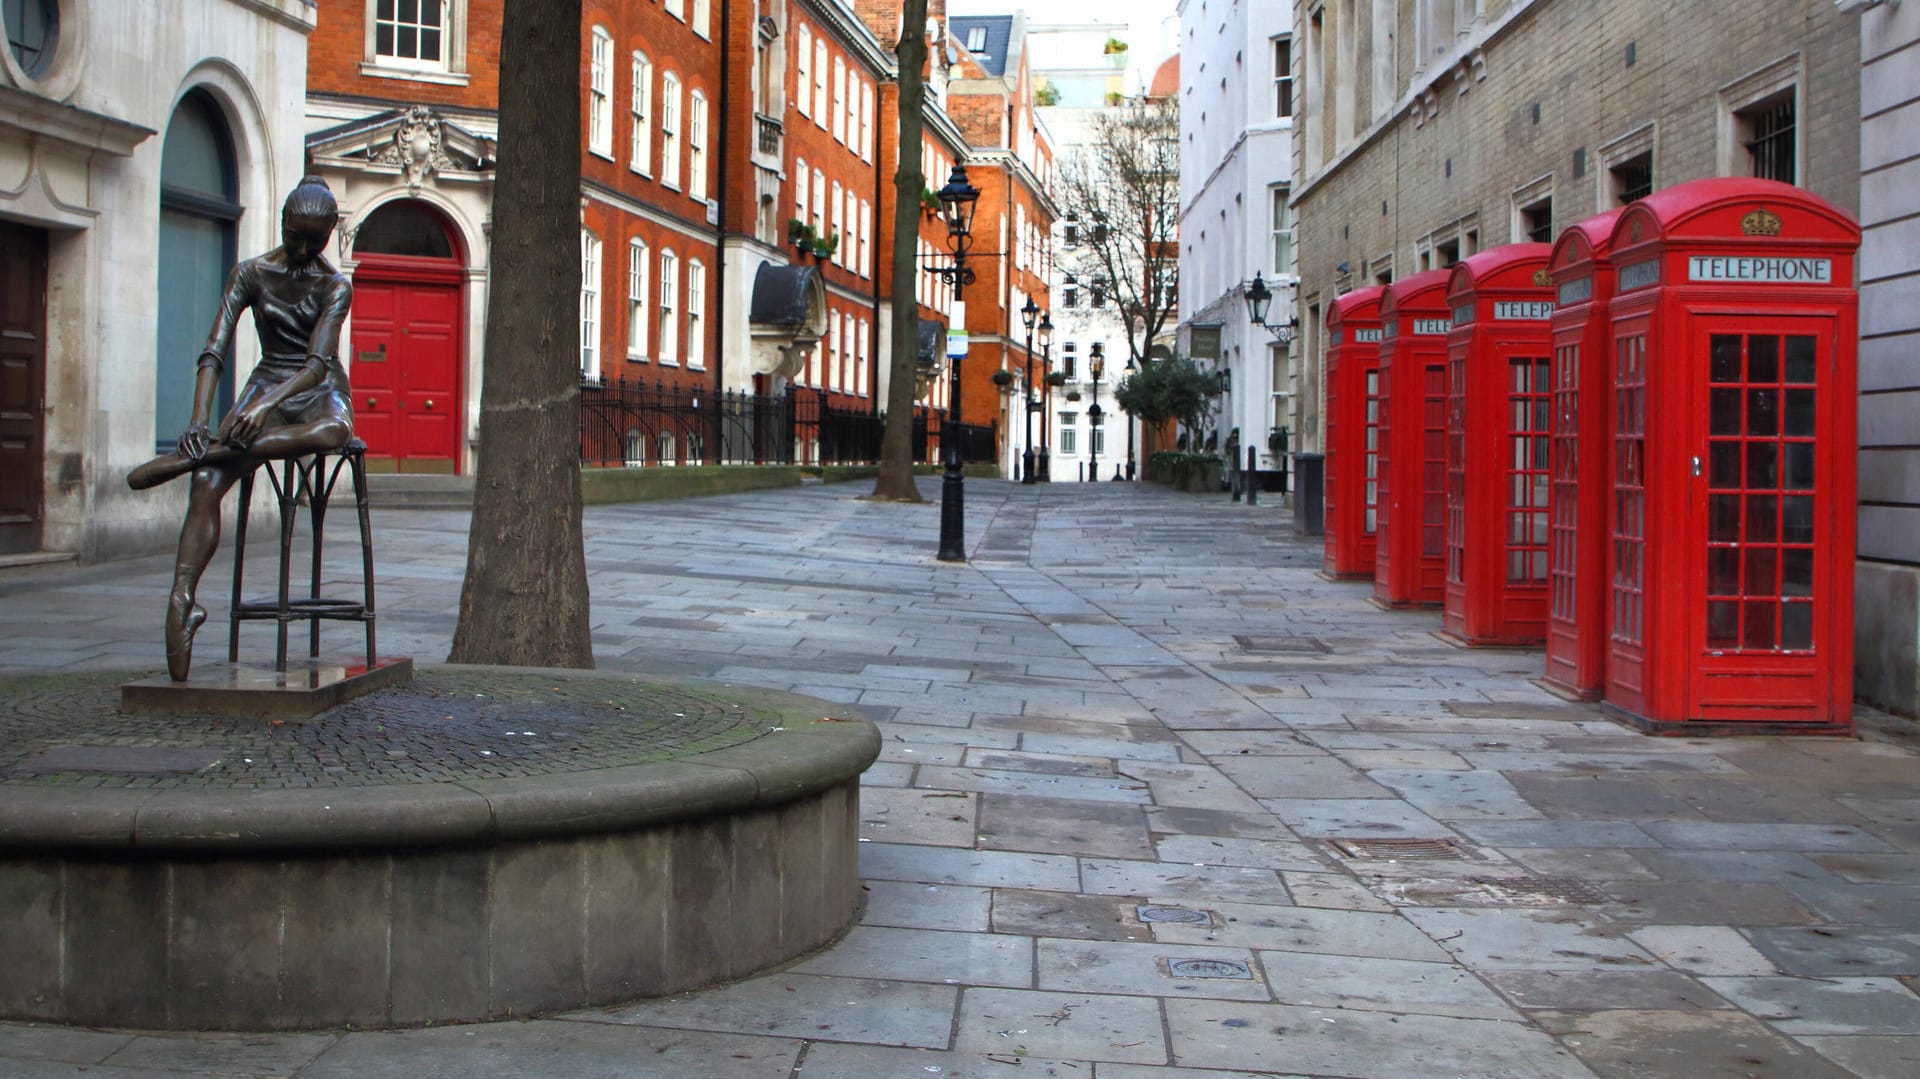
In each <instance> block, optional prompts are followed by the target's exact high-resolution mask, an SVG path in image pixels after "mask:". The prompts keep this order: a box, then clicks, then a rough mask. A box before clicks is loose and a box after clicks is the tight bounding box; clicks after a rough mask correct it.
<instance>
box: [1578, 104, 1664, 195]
mask: <svg viewBox="0 0 1920 1079" xmlns="http://www.w3.org/2000/svg"><path fill="white" fill-rule="evenodd" d="M1658 139H1659V127H1658V124H1657V123H1656V122H1655V121H1651V120H1650V121H1648V122H1646V123H1644V124H1641V125H1640V126H1639V127H1636V128H1634V129H1633V130H1632V131H1629V132H1627V133H1626V134H1624V135H1621V136H1620V137H1619V138H1616V139H1612V140H1609V141H1607V142H1605V143H1602V144H1601V145H1600V148H1599V149H1598V150H1595V151H1594V154H1593V156H1594V161H1595V164H1596V166H1597V167H1598V168H1599V170H1600V173H1599V182H1598V183H1596V184H1594V189H1595V192H1596V193H1597V194H1598V195H1599V200H1598V207H1599V210H1600V211H1601V212H1605V211H1607V210H1611V209H1613V208H1614V207H1615V206H1618V205H1619V204H1620V202H1619V198H1620V190H1619V188H1618V187H1616V186H1615V183H1614V175H1613V170H1615V169H1617V168H1619V167H1620V166H1621V165H1624V164H1626V163H1627V162H1629V161H1632V160H1633V159H1634V158H1636V157H1639V156H1640V155H1642V154H1645V155H1646V156H1647V161H1648V164H1649V165H1651V164H1652V163H1653V162H1654V161H1657V160H1659V158H1658V156H1657V155H1656V154H1655V153H1654V147H1655V144H1656V143H1657V142H1658ZM1649 171H1651V170H1649ZM1653 183H1654V190H1655V191H1658V190H1660V187H1659V184H1660V178H1659V176H1658V175H1655V176H1654V177H1653Z"/></svg>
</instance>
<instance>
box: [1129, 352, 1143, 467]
mask: <svg viewBox="0 0 1920 1079" xmlns="http://www.w3.org/2000/svg"><path fill="white" fill-rule="evenodd" d="M1139 373H1140V366H1139V365H1138V364H1136V363H1134V362H1133V357H1132V356H1128V357H1127V377H1128V378H1132V377H1133V376H1135V375H1137V374H1139ZM1133 475H1134V473H1133V413H1131V412H1129V413H1127V479H1128V480H1132V479H1133Z"/></svg>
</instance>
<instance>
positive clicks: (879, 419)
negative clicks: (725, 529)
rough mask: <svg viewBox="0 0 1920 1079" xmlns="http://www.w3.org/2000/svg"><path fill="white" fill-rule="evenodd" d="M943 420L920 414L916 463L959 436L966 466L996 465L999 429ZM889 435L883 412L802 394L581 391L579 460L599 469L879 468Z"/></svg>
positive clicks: (620, 385) (627, 385)
mask: <svg viewBox="0 0 1920 1079" xmlns="http://www.w3.org/2000/svg"><path fill="white" fill-rule="evenodd" d="M944 421H945V415H944V414H943V413H942V412H940V411H938V410H933V409H929V408H927V407H926V406H924V405H921V406H915V408H914V419H913V436H912V439H913V441H912V444H913V457H914V460H916V461H919V462H923V463H935V462H937V461H938V460H939V457H940V438H941V435H942V432H943V430H951V431H953V432H954V434H955V436H956V437H957V438H959V440H960V446H961V452H962V456H963V458H964V459H965V460H968V461H991V460H994V459H995V455H994V446H995V432H994V428H993V427H992V426H984V427H983V426H976V425H967V424H960V425H948V424H946V423H945V422H944ZM885 429H886V416H885V415H884V414H882V413H875V412H870V411H868V410H867V409H866V408H865V407H864V406H862V405H853V406H851V407H849V406H847V405H839V404H836V403H835V402H834V401H833V400H832V399H831V398H830V397H828V396H827V394H826V393H825V392H824V391H821V390H817V389H809V388H807V387H802V386H791V385H790V386H788V387H787V391H786V392H785V393H780V394H754V393H745V392H740V391H727V392H725V393H719V394H716V393H714V392H713V391H712V390H708V389H705V388H697V389H690V388H686V387H680V386H672V385H668V384H667V383H666V382H664V381H656V382H647V381H646V380H644V379H641V380H635V381H627V380H620V381H616V382H588V383H582V385H581V387H580V461H581V463H582V464H584V465H587V466H588V467H593V468H621V467H625V468H641V467H653V466H659V465H693V464H723V465H731V464H759V465H795V464H797V465H857V464H873V463H875V462H877V461H879V460H880V442H881V437H882V434H883V432H884V431H885Z"/></svg>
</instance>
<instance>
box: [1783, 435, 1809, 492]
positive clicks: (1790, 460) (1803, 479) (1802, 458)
mask: <svg viewBox="0 0 1920 1079" xmlns="http://www.w3.org/2000/svg"><path fill="white" fill-rule="evenodd" d="M1782 486H1784V487H1786V488H1788V489H1789V490H1794V491H1810V490H1812V489H1813V443H1811V442H1789V443H1787V475H1786V482H1785V483H1784V484H1783V485H1782Z"/></svg>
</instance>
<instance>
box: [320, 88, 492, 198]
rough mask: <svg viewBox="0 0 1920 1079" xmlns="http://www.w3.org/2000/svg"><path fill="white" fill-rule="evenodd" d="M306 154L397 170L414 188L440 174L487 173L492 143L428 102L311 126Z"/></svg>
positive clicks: (345, 164)
mask: <svg viewBox="0 0 1920 1079" xmlns="http://www.w3.org/2000/svg"><path fill="white" fill-rule="evenodd" d="M307 156H308V157H309V158H311V159H312V160H313V161H314V163H315V164H316V165H327V166H332V167H335V168H341V169H347V170H363V171H369V172H384V171H393V172H397V173H399V174H400V175H401V176H402V177H404V178H405V180H406V184H407V187H408V188H409V189H411V190H412V191H414V192H415V193H418V192H419V190H420V188H421V186H422V185H424V184H427V183H430V182H437V181H438V180H441V179H447V178H451V177H457V176H462V175H464V176H467V177H475V178H477V177H478V176H479V175H480V174H488V175H491V173H492V172H493V163H494V156H495V143H494V140H492V139H490V138H487V137H485V136H483V135H476V134H474V133H473V132H471V131H468V130H467V129H466V128H463V127H461V126H460V125H459V124H456V123H454V122H453V121H451V120H448V119H446V118H445V117H443V116H441V115H440V114H438V113H436V112H435V111H434V110H433V109H432V108H430V107H429V106H426V105H415V106H413V107H411V108H408V109H406V110H404V111H403V110H399V109H393V110H389V111H387V112H381V113H376V114H374V115H372V116H368V117H366V118H365V119H362V120H357V121H354V122H352V123H348V124H341V125H340V126H338V127H332V128H328V129H327V130H325V131H316V132H314V133H313V134H311V135H308V136H307Z"/></svg>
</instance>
